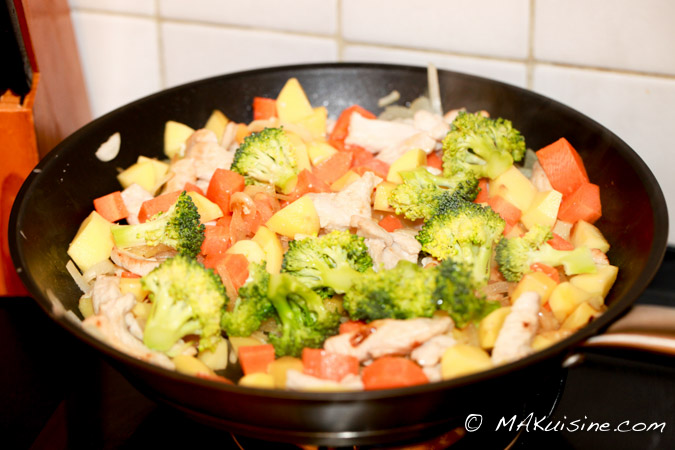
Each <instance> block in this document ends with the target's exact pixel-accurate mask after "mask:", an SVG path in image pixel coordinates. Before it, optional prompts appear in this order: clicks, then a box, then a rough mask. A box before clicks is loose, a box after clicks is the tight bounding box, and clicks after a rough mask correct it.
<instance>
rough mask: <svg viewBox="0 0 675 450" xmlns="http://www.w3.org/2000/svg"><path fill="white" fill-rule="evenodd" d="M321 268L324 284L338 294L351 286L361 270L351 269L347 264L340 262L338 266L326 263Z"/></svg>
mask: <svg viewBox="0 0 675 450" xmlns="http://www.w3.org/2000/svg"><path fill="white" fill-rule="evenodd" d="M320 270H321V277H322V278H323V280H324V283H325V284H326V286H328V287H330V288H331V289H333V290H334V291H335V292H337V293H338V294H344V293H345V292H347V291H348V290H349V288H351V287H352V285H353V284H354V280H356V279H357V278H358V277H359V276H360V275H361V272H359V271H358V270H355V269H352V267H351V266H350V265H349V264H346V263H345V264H341V265H340V266H339V267H336V268H330V267H328V265H326V266H325V269H320Z"/></svg>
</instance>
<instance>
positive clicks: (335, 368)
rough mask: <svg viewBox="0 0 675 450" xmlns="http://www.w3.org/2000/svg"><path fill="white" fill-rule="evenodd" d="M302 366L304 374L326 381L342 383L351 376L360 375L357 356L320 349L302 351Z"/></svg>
mask: <svg viewBox="0 0 675 450" xmlns="http://www.w3.org/2000/svg"><path fill="white" fill-rule="evenodd" d="M302 364H303V365H304V369H303V372H304V373H306V374H307V375H311V376H314V377H317V378H322V379H324V380H333V381H340V380H342V379H343V378H344V377H345V376H347V375H349V374H353V375H358V373H359V360H358V358H356V357H355V356H351V355H343V354H341V353H333V352H328V351H326V350H321V349H319V348H305V349H304V350H303V351H302Z"/></svg>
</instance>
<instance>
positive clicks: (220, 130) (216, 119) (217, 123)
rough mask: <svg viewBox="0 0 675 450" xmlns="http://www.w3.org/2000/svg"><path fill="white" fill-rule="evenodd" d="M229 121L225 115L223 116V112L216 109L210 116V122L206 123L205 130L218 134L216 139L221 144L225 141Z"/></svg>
mask: <svg viewBox="0 0 675 450" xmlns="http://www.w3.org/2000/svg"><path fill="white" fill-rule="evenodd" d="M229 121H230V120H229V119H228V118H227V116H225V114H223V112H222V111H220V110H218V109H214V110H213V112H212V113H211V115H210V116H209V120H207V121H206V125H204V128H206V129H207V130H211V131H213V132H214V133H216V138H217V139H218V142H220V141H221V140H222V139H223V134H224V133H225V127H226V126H227V123H228V122H229Z"/></svg>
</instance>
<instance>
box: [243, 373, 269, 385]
mask: <svg viewBox="0 0 675 450" xmlns="http://www.w3.org/2000/svg"><path fill="white" fill-rule="evenodd" d="M239 386H246V387H251V388H258V389H274V387H275V381H274V377H273V376H272V375H270V374H269V373H263V372H256V373H249V374H248V375H244V376H243V377H241V378H240V379H239Z"/></svg>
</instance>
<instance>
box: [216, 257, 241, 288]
mask: <svg viewBox="0 0 675 450" xmlns="http://www.w3.org/2000/svg"><path fill="white" fill-rule="evenodd" d="M215 269H216V272H217V273H218V275H220V278H222V279H223V283H225V280H226V279H227V280H229V282H230V283H231V285H232V287H233V288H234V290H235V291H238V290H239V288H240V287H242V286H243V285H244V283H246V279H247V278H248V260H247V259H246V257H245V256H244V255H241V254H239V253H225V254H224V255H223V257H222V259H220V261H218V264H217V265H216V267H215Z"/></svg>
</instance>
